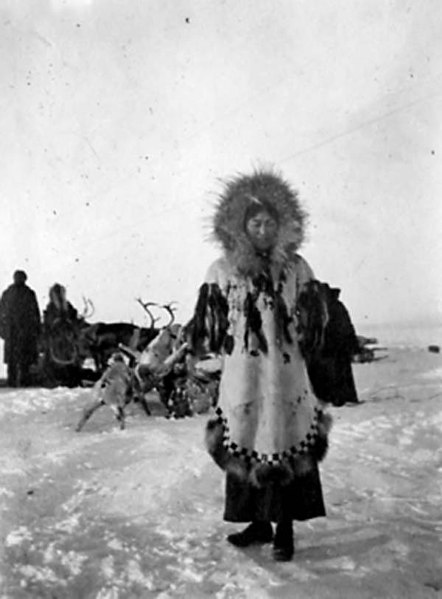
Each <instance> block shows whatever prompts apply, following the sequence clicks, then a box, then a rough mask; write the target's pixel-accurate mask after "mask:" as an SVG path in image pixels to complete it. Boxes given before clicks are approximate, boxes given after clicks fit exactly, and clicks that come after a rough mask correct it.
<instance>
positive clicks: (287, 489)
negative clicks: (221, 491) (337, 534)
mask: <svg viewBox="0 0 442 599" xmlns="http://www.w3.org/2000/svg"><path fill="white" fill-rule="evenodd" d="M325 515H326V514H325V505H324V499H323V495H322V486H321V479H320V475H319V468H318V466H317V464H315V465H314V467H313V469H312V470H310V471H309V472H307V473H306V474H303V475H298V476H296V477H295V478H294V479H293V480H292V481H291V482H290V483H289V484H281V483H280V482H277V481H275V482H272V483H270V484H266V485H265V486H262V487H256V486H255V485H253V484H251V483H250V482H248V481H244V480H241V479H239V478H238V477H237V476H235V475H234V474H231V473H229V472H228V473H227V475H226V497H225V510H224V520H226V521H228V522H251V521H253V520H260V521H271V522H278V521H280V520H282V519H284V520H310V519H311V518H318V517H321V516H325Z"/></svg>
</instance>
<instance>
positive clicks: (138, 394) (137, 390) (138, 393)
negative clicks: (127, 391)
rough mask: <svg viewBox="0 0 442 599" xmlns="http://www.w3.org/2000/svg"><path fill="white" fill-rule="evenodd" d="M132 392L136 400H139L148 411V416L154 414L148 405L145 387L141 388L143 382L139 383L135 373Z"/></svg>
mask: <svg viewBox="0 0 442 599" xmlns="http://www.w3.org/2000/svg"><path fill="white" fill-rule="evenodd" d="M131 393H132V397H133V399H134V401H138V402H139V403H140V404H141V407H142V408H143V410H144V412H145V413H146V416H152V412H151V411H150V409H149V406H148V405H147V401H146V398H145V396H144V392H143V389H142V388H141V384H140V383H139V381H138V379H137V378H136V376H135V375H134V376H133V378H132V384H131Z"/></svg>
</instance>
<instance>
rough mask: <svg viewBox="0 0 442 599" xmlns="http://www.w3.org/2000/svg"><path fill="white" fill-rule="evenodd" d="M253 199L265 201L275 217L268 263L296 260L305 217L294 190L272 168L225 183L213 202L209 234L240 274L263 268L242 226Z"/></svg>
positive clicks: (285, 263)
mask: <svg viewBox="0 0 442 599" xmlns="http://www.w3.org/2000/svg"><path fill="white" fill-rule="evenodd" d="M256 202H262V203H263V204H264V205H266V204H267V205H268V206H270V207H271V209H272V210H273V211H274V212H275V213H276V214H277V216H278V221H279V231H278V239H277V242H276V245H275V247H274V248H273V249H272V251H271V254H270V262H271V264H272V265H273V266H276V267H279V268H282V269H285V268H289V267H290V265H291V264H293V263H294V262H295V261H296V252H297V250H298V249H299V247H300V246H301V244H302V242H303V240H304V234H305V224H306V218H307V214H306V212H305V211H304V209H303V208H302V206H301V204H300V202H299V199H298V193H297V191H296V190H294V189H292V188H291V186H290V185H289V184H288V183H287V182H286V181H285V180H284V179H283V178H282V177H281V176H280V175H279V174H276V173H275V172H273V171H272V170H257V171H255V172H253V173H252V174H251V175H238V176H236V177H234V178H232V179H230V180H228V181H227V182H226V183H225V186H224V191H223V192H222V193H221V195H220V196H219V198H218V202H217V205H216V209H215V214H214V217H213V231H212V235H213V238H214V239H215V240H216V241H217V242H218V243H220V244H221V246H222V247H223V250H224V252H225V255H226V258H227V259H228V261H229V262H230V264H232V266H234V267H235V268H236V269H237V270H238V271H239V272H240V273H241V274H243V275H251V276H254V275H256V274H258V273H259V272H261V271H262V268H263V258H262V257H260V256H259V255H258V254H257V253H256V251H255V249H254V247H253V245H252V244H251V242H250V240H249V238H248V236H247V234H246V232H245V228H244V227H245V217H246V213H247V211H248V209H249V208H250V207H251V206H252V205H253V204H254V203H255V204H256Z"/></svg>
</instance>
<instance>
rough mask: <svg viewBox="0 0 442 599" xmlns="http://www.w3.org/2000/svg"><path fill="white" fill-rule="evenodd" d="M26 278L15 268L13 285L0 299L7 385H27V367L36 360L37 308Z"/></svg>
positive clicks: (1, 333) (38, 331) (22, 272)
mask: <svg viewBox="0 0 442 599" xmlns="http://www.w3.org/2000/svg"><path fill="white" fill-rule="evenodd" d="M26 280H27V275H26V273H25V272H24V271H22V270H17V271H15V273H14V276H13V281H14V282H13V284H12V285H10V286H9V287H8V288H7V289H6V290H5V291H4V292H3V294H2V297H1V299H0V335H1V337H2V338H3V339H4V341H5V347H4V362H5V363H6V364H7V384H8V386H9V387H21V386H26V385H28V384H29V382H30V379H29V369H30V366H31V365H32V364H34V363H35V362H37V360H38V339H39V335H40V329H41V325H40V311H39V307H38V302H37V297H36V295H35V292H34V291H33V290H32V289H31V288H30V287H28V286H27V285H26Z"/></svg>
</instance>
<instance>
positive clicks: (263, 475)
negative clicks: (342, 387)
mask: <svg viewBox="0 0 442 599" xmlns="http://www.w3.org/2000/svg"><path fill="white" fill-rule="evenodd" d="M331 426H332V417H331V415H330V414H324V413H323V412H322V413H321V415H320V418H319V420H318V437H317V439H316V443H315V445H314V446H313V447H312V449H311V451H310V452H309V453H307V454H304V455H299V456H294V457H293V458H291V459H290V460H288V459H284V460H282V461H281V462H280V463H278V464H265V463H262V462H255V463H252V464H247V463H246V462H245V461H244V460H243V459H241V458H239V457H236V456H234V455H232V453H231V452H229V451H228V450H227V449H226V448H225V447H224V444H223V441H224V426H223V424H222V422H221V421H220V420H219V418H213V419H211V420H209V421H208V422H207V426H206V434H205V443H206V447H207V450H208V452H209V454H210V456H211V457H212V459H213V461H214V462H215V464H217V466H219V467H220V468H221V470H224V471H225V472H227V473H230V474H233V475H234V476H236V477H237V478H238V479H240V480H242V481H243V482H249V483H250V484H252V485H253V486H255V487H263V486H265V485H267V484H271V483H275V482H278V483H279V484H281V485H288V484H290V483H291V482H292V481H293V479H294V478H295V477H297V476H303V475H305V474H308V472H310V471H311V470H313V467H314V464H315V463H316V462H320V461H322V460H323V459H324V458H325V456H326V454H327V450H328V433H329V432H330V429H331Z"/></svg>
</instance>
